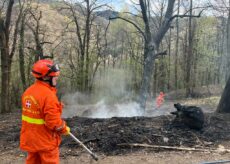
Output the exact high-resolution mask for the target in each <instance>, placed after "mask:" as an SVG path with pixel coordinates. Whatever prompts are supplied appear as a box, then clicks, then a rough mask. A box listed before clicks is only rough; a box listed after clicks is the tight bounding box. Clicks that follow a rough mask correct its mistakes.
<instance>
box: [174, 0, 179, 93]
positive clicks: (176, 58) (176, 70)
mask: <svg viewBox="0 0 230 164" xmlns="http://www.w3.org/2000/svg"><path fill="white" fill-rule="evenodd" d="M179 14H180V0H178V4H177V15H179ZM178 45H179V18H178V17H177V19H176V45H175V46H176V47H175V48H176V50H175V61H174V63H175V64H174V66H175V72H174V73H175V90H176V96H177V89H178V83H177V80H178V52H179V51H178V48H179V47H178Z"/></svg>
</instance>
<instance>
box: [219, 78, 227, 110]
mask: <svg viewBox="0 0 230 164" xmlns="http://www.w3.org/2000/svg"><path fill="white" fill-rule="evenodd" d="M229 97H230V77H229V78H228V81H227V84H226V86H225V88H224V91H223V93H222V96H221V99H220V102H219V105H218V107H217V110H216V112H217V113H230V101H229Z"/></svg>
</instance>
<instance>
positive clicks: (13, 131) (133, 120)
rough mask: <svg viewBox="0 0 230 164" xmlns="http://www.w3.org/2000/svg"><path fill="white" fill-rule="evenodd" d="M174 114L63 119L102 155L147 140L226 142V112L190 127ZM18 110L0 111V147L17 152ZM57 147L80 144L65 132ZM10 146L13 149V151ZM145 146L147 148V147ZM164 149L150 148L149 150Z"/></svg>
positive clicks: (229, 126)
mask: <svg viewBox="0 0 230 164" xmlns="http://www.w3.org/2000/svg"><path fill="white" fill-rule="evenodd" d="M173 119H174V116H171V115H170V116H159V117H130V118H117V117H114V118H109V119H92V118H82V117H73V118H68V119H66V121H67V124H68V125H69V126H70V128H71V131H72V133H73V134H74V135H75V136H76V137H77V138H78V139H79V140H81V141H82V142H83V143H84V144H85V145H86V146H87V147H89V148H90V149H91V150H92V151H94V152H96V153H103V154H105V155H116V154H125V153H129V152H131V151H135V150H143V149H144V148H143V147H135V148H132V147H129V146H121V144H123V145H124V144H127V145H128V144H132V143H138V144H148V145H159V146H175V147H194V148H203V149H209V148H211V149H214V148H216V147H217V145H218V144H222V143H223V142H230V114H205V124H204V127H203V128H202V129H201V130H193V129H190V128H188V127H187V126H185V125H182V124H180V123H177V122H175V121H173ZM20 126H21V115H20V113H11V114H5V115H1V117H0V151H1V152H4V151H9V150H10V151H12V153H18V147H19V133H20ZM61 147H62V148H64V149H66V150H71V151H69V152H68V153H66V152H61V153H62V154H64V155H65V154H66V155H74V154H76V151H79V150H82V148H81V147H80V146H79V145H78V144H77V143H76V142H75V141H73V140H72V139H71V138H70V137H69V136H65V137H63V141H62V144H61ZM14 150H15V151H16V150H17V152H14ZM148 150H149V149H148ZM152 150H154V151H167V150H165V149H155V148H154V149H151V151H152Z"/></svg>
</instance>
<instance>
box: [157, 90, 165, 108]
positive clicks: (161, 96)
mask: <svg viewBox="0 0 230 164" xmlns="http://www.w3.org/2000/svg"><path fill="white" fill-rule="evenodd" d="M164 96H165V94H164V93H163V92H160V94H159V96H158V97H157V98H156V104H157V108H159V107H160V106H161V105H162V104H163V102H164Z"/></svg>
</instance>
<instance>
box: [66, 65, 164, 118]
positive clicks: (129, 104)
mask: <svg viewBox="0 0 230 164" xmlns="http://www.w3.org/2000/svg"><path fill="white" fill-rule="evenodd" d="M95 81H96V83H95V84H94V92H93V93H92V94H91V95H87V94H84V93H80V92H76V93H68V94H65V95H64V96H63V98H62V100H63V102H64V103H65V108H64V110H63V117H73V116H81V117H92V118H111V117H133V116H141V112H140V107H139V104H138V103H137V102H135V101H134V99H135V96H136V95H135V94H134V93H133V92H132V91H130V90H129V89H128V88H131V87H129V86H130V85H131V83H132V73H130V72H128V71H124V70H122V69H107V70H106V72H99V73H98V74H97V76H96V79H95ZM155 105H156V103H155V98H152V99H151V100H148V102H147V103H146V116H158V115H162V114H165V113H168V111H167V110H164V108H162V107H161V109H156V106H155ZM165 109H168V108H165Z"/></svg>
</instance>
